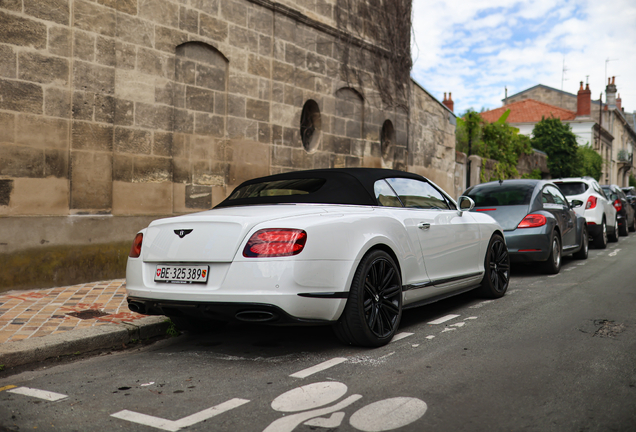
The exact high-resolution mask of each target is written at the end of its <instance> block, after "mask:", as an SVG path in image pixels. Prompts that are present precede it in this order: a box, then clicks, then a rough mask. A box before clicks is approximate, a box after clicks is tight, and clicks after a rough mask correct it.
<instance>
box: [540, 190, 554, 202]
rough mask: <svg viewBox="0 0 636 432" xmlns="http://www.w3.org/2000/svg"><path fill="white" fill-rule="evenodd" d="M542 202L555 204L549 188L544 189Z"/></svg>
mask: <svg viewBox="0 0 636 432" xmlns="http://www.w3.org/2000/svg"><path fill="white" fill-rule="evenodd" d="M541 202H542V203H543V204H554V197H553V196H552V194H551V193H550V192H549V191H548V188H545V189H543V191H542V192H541Z"/></svg>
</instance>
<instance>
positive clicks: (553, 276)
mask: <svg viewBox="0 0 636 432" xmlns="http://www.w3.org/2000/svg"><path fill="white" fill-rule="evenodd" d="M557 276H558V274H555V275H552V276H548V277H549V278H555V277H557Z"/></svg>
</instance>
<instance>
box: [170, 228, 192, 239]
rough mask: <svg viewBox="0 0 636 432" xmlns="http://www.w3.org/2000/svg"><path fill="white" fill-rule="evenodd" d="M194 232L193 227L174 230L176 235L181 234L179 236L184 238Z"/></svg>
mask: <svg viewBox="0 0 636 432" xmlns="http://www.w3.org/2000/svg"><path fill="white" fill-rule="evenodd" d="M191 232H192V230H191V229H178V230H174V233H175V234H176V235H178V236H179V238H184V237H185V236H187V235H188V234H190V233H191Z"/></svg>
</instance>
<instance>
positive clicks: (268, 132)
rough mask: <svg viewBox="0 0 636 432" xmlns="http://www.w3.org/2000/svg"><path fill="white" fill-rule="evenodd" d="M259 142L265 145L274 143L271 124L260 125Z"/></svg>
mask: <svg viewBox="0 0 636 432" xmlns="http://www.w3.org/2000/svg"><path fill="white" fill-rule="evenodd" d="M258 142H261V143H264V144H269V143H270V142H272V126H271V125H270V124H269V123H259V124H258Z"/></svg>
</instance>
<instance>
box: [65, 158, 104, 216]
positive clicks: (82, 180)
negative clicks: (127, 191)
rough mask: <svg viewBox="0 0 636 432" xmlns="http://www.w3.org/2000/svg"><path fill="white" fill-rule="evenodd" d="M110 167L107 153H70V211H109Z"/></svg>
mask: <svg viewBox="0 0 636 432" xmlns="http://www.w3.org/2000/svg"><path fill="white" fill-rule="evenodd" d="M112 166H113V162H112V156H111V155H110V154H108V153H99V152H92V151H73V152H71V173H72V174H71V205H70V207H71V209H75V210H79V209H82V210H110V208H111V205H112V189H113V185H112Z"/></svg>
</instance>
